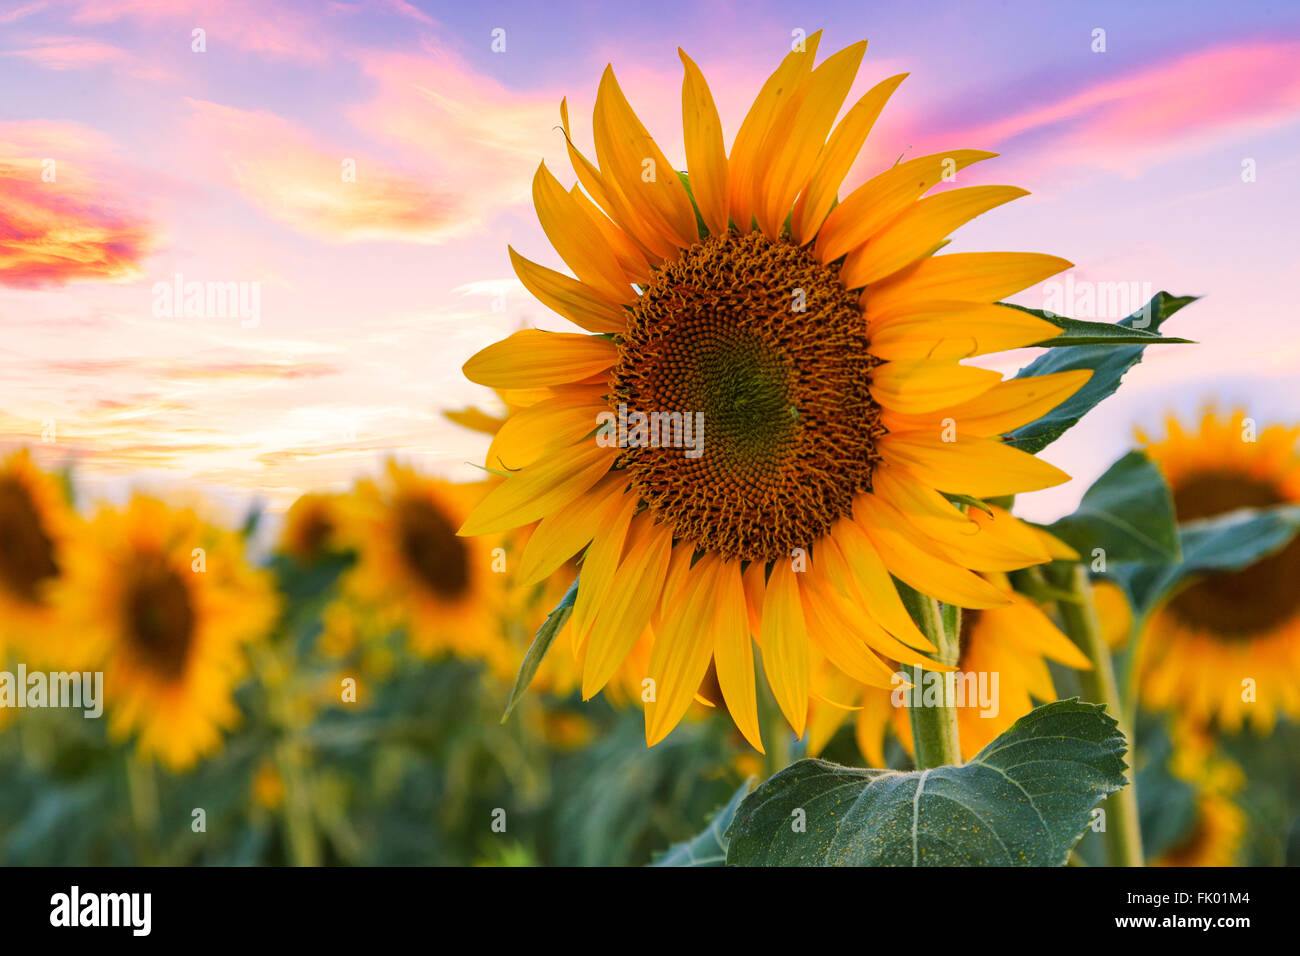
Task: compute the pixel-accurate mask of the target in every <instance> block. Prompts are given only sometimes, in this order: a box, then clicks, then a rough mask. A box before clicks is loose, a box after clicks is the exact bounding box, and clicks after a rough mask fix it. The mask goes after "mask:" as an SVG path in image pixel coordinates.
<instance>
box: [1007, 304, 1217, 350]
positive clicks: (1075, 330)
mask: <svg viewBox="0 0 1300 956" xmlns="http://www.w3.org/2000/svg"><path fill="white" fill-rule="evenodd" d="M1152 301H1153V302H1154V301H1155V300H1154V299H1153V300H1152ZM1002 305H1009V306H1011V308H1013V309H1019V310H1020V311H1021V312H1028V313H1029V314H1030V315H1036V316H1038V317H1039V318H1040V319H1042V320H1043V321H1044V322H1051V323H1052V324H1053V325H1055V326H1056V327H1057V328H1059V329H1060V330H1061V333H1060V334H1059V335H1054V336H1052V337H1051V338H1050V339H1043V341H1041V342H1039V343H1038V344H1037V346H1036V347H1037V348H1044V349H1056V348H1062V347H1064V346H1073V345H1192V344H1194V343H1193V342H1192V340H1191V339H1175V338H1170V337H1169V336H1167V335H1161V334H1160V333H1159V332H1148V331H1147V330H1146V329H1145V328H1129V327H1128V326H1126V325H1124V324H1123V323H1122V322H1085V321H1083V320H1082V319H1071V318H1068V317H1067V316H1064V315H1057V314H1055V313H1054V312H1044V311H1043V310H1042V309H1029V308H1026V307H1025V306H1023V305H1016V304H1015V303H1014V302H1003V303H1002ZM1137 314H1138V315H1141V314H1142V313H1137ZM1153 314H1154V313H1153ZM1130 318H1131V316H1130ZM1126 321H1127V320H1126Z"/></svg>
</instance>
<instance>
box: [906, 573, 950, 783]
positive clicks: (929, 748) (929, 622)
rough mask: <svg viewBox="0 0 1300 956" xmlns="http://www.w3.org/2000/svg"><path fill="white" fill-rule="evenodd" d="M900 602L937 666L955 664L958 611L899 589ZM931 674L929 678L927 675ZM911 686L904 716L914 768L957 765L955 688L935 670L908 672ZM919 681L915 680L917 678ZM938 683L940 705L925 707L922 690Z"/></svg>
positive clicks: (925, 597)
mask: <svg viewBox="0 0 1300 956" xmlns="http://www.w3.org/2000/svg"><path fill="white" fill-rule="evenodd" d="M899 592H900V593H901V594H902V595H903V600H904V603H906V605H907V609H908V611H909V612H911V615H912V619H913V620H915V621H916V626H917V627H919V628H920V629H921V633H922V634H924V635H925V636H926V637H928V638H929V639H930V640H931V641H933V642H934V645H935V647H937V648H938V649H939V652H938V653H937V654H935V655H934V657H935V659H936V660H937V661H938V662H939V663H941V664H952V665H956V663H957V661H958V658H959V657H960V652H961V649H960V647H959V646H958V640H959V637H960V634H961V617H960V615H961V611H960V609H959V608H941V607H940V605H939V602H938V601H936V600H935V599H934V598H932V597H927V596H926V595H924V594H920V593H918V592H916V591H913V590H912V589H911V588H907V587H900V588H899ZM930 675H933V676H930ZM909 677H910V678H911V680H912V683H913V684H914V685H915V686H914V687H913V688H912V690H911V691H910V692H909V695H908V698H907V700H908V704H907V710H908V717H909V718H911V722H912V745H913V748H914V749H915V752H916V766H917V768H918V769H920V770H928V769H930V768H932V767H942V766H945V765H951V766H958V765H960V764H961V738H960V736H959V734H958V731H957V706H956V699H955V696H956V688H955V685H954V684H953V682H952V681H949V680H946V679H945V678H944V677H943V674H941V673H939V672H937V671H918V669H917V668H911V669H910V670H909ZM918 678H919V679H918ZM936 679H937V680H938V684H939V687H940V688H941V691H940V697H941V702H940V703H939V704H938V705H934V704H931V705H930V706H928V707H927V706H926V705H925V703H924V698H925V694H924V691H925V689H926V687H927V686H928V685H929V683H930V682H931V681H934V680H936Z"/></svg>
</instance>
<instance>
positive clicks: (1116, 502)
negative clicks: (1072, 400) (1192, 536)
mask: <svg viewBox="0 0 1300 956" xmlns="http://www.w3.org/2000/svg"><path fill="white" fill-rule="evenodd" d="M1048 530H1050V531H1051V532H1052V534H1054V535H1056V536H1057V537H1058V538H1060V539H1061V540H1062V541H1064V542H1065V543H1066V544H1068V545H1070V546H1071V547H1072V548H1074V549H1075V550H1076V551H1078V552H1079V554H1080V555H1082V556H1084V559H1085V560H1087V555H1090V554H1092V553H1093V550H1094V549H1096V548H1101V549H1102V550H1103V551H1104V552H1105V556H1106V560H1107V561H1108V562H1110V561H1138V562H1142V563H1146V564H1156V563H1164V562H1169V561H1178V560H1179V558H1181V557H1182V554H1181V552H1180V550H1179V544H1178V519H1177V518H1176V517H1175V516H1174V499H1173V496H1172V495H1170V493H1169V486H1168V485H1167V484H1166V483H1165V479H1164V475H1163V474H1162V473H1161V471H1160V469H1159V468H1158V467H1157V466H1156V464H1155V462H1153V461H1151V459H1149V458H1148V457H1147V456H1146V455H1145V454H1143V453H1142V452H1140V451H1131V452H1129V453H1128V454H1127V455H1125V456H1124V457H1123V458H1121V459H1120V460H1119V461H1117V462H1115V464H1113V465H1111V466H1110V468H1108V469H1107V470H1106V473H1105V474H1104V475H1102V476H1101V477H1100V478H1098V479H1097V480H1096V481H1095V482H1093V484H1092V487H1091V488H1089V489H1088V490H1087V491H1085V492H1084V493H1083V499H1082V500H1081V501H1080V502H1079V507H1078V508H1077V509H1076V510H1075V512H1074V514H1071V515H1068V516H1067V517H1064V518H1062V519H1061V520H1060V521H1057V522H1056V523H1055V524H1053V525H1051V527H1050V528H1049V529H1048Z"/></svg>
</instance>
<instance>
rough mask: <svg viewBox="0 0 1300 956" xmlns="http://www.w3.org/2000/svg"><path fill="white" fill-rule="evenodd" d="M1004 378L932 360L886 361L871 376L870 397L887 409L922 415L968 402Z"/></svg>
mask: <svg viewBox="0 0 1300 956" xmlns="http://www.w3.org/2000/svg"><path fill="white" fill-rule="evenodd" d="M1000 381H1002V373H1000V372H995V371H993V370H991V369H987V368H978V367H976V366H974V365H959V364H957V363H956V362H945V361H936V360H931V359H903V360H901V361H897V362H886V363H885V364H883V365H881V366H879V367H877V368H876V369H875V370H874V371H873V372H872V375H871V397H872V398H874V399H875V400H876V401H877V402H879V403H880V404H881V406H882V407H884V408H886V409H892V410H894V411H898V412H904V413H906V414H912V415H919V414H921V413H923V412H930V411H934V410H935V409H936V408H947V407H949V406H950V405H957V404H960V403H961V402H967V401H970V400H971V399H973V398H975V397H976V396H978V395H982V394H983V393H984V392H987V391H988V390H989V389H991V388H993V386H995V385H997V384H998V382H1000Z"/></svg>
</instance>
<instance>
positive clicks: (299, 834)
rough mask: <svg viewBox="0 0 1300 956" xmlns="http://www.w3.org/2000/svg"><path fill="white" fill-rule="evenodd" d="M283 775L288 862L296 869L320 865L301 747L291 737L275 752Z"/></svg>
mask: <svg viewBox="0 0 1300 956" xmlns="http://www.w3.org/2000/svg"><path fill="white" fill-rule="evenodd" d="M276 759H277V762H278V763H279V765H280V775H281V776H282V777H283V778H284V825H285V831H286V833H287V835H288V838H289V859H290V862H291V863H292V864H293V865H294V866H320V844H319V843H318V842H317V839H316V825H315V821H314V820H313V818H312V808H311V795H310V794H309V793H308V790H307V780H306V774H305V773H304V768H303V761H302V758H301V753H300V749H299V745H298V744H297V742H296V741H295V740H293V739H292V738H290V739H286V740H283V741H281V742H280V745H279V746H278V748H277V749H276Z"/></svg>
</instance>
